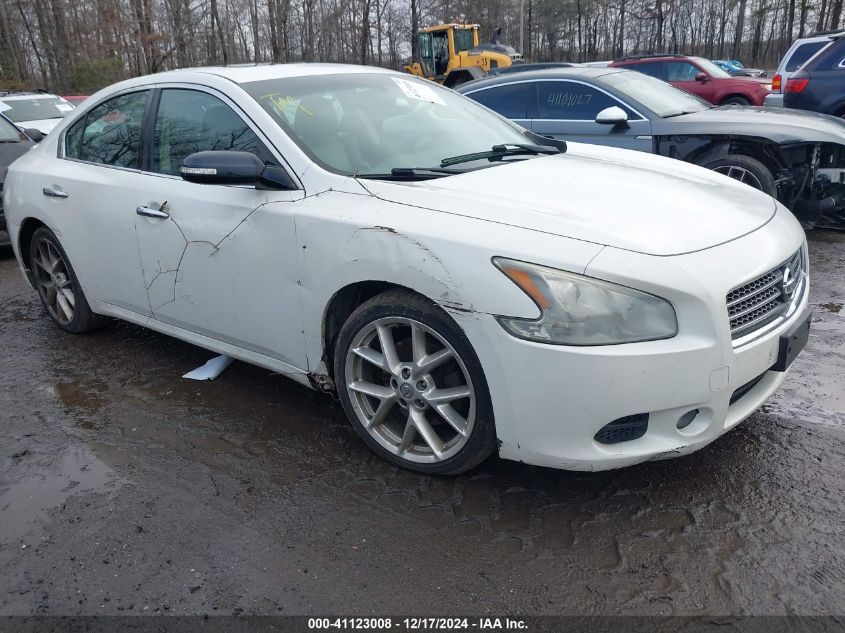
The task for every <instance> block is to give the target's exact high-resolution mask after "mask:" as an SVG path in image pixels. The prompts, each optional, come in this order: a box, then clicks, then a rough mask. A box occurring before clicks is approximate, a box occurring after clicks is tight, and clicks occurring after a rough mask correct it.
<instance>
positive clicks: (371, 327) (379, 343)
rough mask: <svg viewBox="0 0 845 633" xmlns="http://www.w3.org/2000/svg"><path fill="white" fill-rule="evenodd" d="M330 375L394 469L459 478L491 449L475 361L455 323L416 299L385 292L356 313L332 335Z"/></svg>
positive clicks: (353, 416)
mask: <svg viewBox="0 0 845 633" xmlns="http://www.w3.org/2000/svg"><path fill="white" fill-rule="evenodd" d="M397 296H401V299H400V300H398V301H395V302H394V301H393V300H392V299H393V298H394V297H397ZM335 375H336V379H337V380H336V382H337V385H338V391H339V392H340V396H341V402H342V403H343V405H344V408H345V409H346V410H347V414H348V415H349V417H350V418H351V420H352V423H353V425H354V426H355V429H356V431H357V432H358V433H359V435H361V436H362V437H363V438H364V440H365V441H366V442H367V443H368V444H369V445H370V446H371V447H372V448H373V449H374V450H376V452H378V453H379V454H381V455H382V456H384V457H386V458H387V459H389V460H390V461H392V462H394V463H396V464H399V465H401V466H404V467H406V468H411V469H413V470H418V471H423V472H431V473H442V474H446V473H450V474H451V473H458V472H462V471H464V470H468V469H469V468H472V467H473V466H475V465H476V464H478V463H480V461H482V460H483V459H484V458H486V457H487V455H489V453H490V452H491V450H492V447H493V438H494V435H493V434H492V428H493V425H492V416H491V415H490V409H491V407H490V403H489V396H488V395H487V385H486V382H485V381H484V376H483V372H481V369H480V366H479V364H478V360H477V358H476V357H475V354H474V353H473V352H472V349H471V347H470V346H469V343H468V342H467V340H466V338H465V336H464V335H463V333H462V332H461V331H460V329H459V328H458V327H457V325H456V324H455V323H454V321H452V320H451V319H450V318H449V317H448V315H446V314H445V313H443V312H442V310H440V309H439V308H437V307H436V306H434V305H433V304H432V303H431V302H428V301H427V300H425V299H423V298H421V297H418V296H416V295H413V294H411V293H408V292H405V291H389V292H387V293H384V294H383V295H380V296H379V297H375V299H374V300H370V301H369V302H367V303H365V304H364V305H362V306H361V307H360V308H359V309H358V310H356V311H355V313H353V315H352V316H351V317H350V319H349V320H348V321H347V323H346V324H345V325H344V328H343V330H342V332H341V335H340V337H339V341H338V347H337V350H336V355H335Z"/></svg>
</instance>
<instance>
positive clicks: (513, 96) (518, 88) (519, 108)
mask: <svg viewBox="0 0 845 633" xmlns="http://www.w3.org/2000/svg"><path fill="white" fill-rule="evenodd" d="M532 85H533V84H530V83H518V84H508V85H504V86H496V87H495V88H487V89H486V90H479V91H477V92H473V93H472V94H471V95H468V96H469V97H470V98H472V99H473V100H475V101H478V103H480V104H482V105H485V106H487V107H488V108H490V109H491V110H493V111H494V112H498V113H499V114H501V115H502V116H505V117H507V118H509V119H525V118H527V113H526V107H527V104H528V92H529V90H530V89H531V87H532Z"/></svg>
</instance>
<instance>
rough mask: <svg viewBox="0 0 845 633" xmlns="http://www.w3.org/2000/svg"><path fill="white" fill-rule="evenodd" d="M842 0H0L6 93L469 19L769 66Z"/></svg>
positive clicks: (406, 44)
mask: <svg viewBox="0 0 845 633" xmlns="http://www.w3.org/2000/svg"><path fill="white" fill-rule="evenodd" d="M842 2H843V0H0V89H31V88H43V89H46V90H51V91H55V92H61V93H63V94H68V93H82V94H87V93H90V92H93V91H95V90H97V89H98V88H101V87H103V86H105V85H108V84H109V83H113V82H114V81H117V80H119V79H122V78H127V77H132V76H137V75H143V74H148V73H155V72H159V71H162V70H169V69H173V68H184V67H190V66H203V65H211V64H235V63H250V62H294V61H307V62H310V61H325V62H342V63H358V64H373V65H379V66H386V67H391V68H401V67H402V66H403V64H404V63H407V62H408V61H409V59H410V58H411V57H412V55H413V54H414V53H415V52H416V46H415V38H414V33H415V32H416V31H417V29H418V28H420V27H421V26H426V25H431V24H438V23H442V22H453V21H458V22H464V21H466V22H472V23H478V24H480V26H481V33H482V36H483V38H484V39H486V38H488V37H489V36H490V34H491V33H492V32H493V30H494V29H495V28H497V27H501V28H502V37H501V41H503V42H507V43H509V44H511V45H513V46H514V47H516V48H518V47H519V46H520V43H521V45H522V48H523V51H522V52H523V54H524V56H525V58H526V59H528V60H533V61H595V60H605V59H613V58H616V57H620V56H623V55H628V54H639V53H653V52H677V53H684V54H693V55H702V56H705V57H709V58H738V59H742V60H743V61H744V62H745V63H746V64H747V65H752V66H757V67H769V68H770V67H774V65H776V63H777V60H778V59H779V57H780V56H781V55H782V54H783V53H784V52H785V51H786V49H787V48H788V47H789V45H790V43H791V42H792V40H793V39H794V38H795V37H801V36H804V35H807V34H809V33H811V32H817V31H824V30H834V29H838V28H839V27H840V22H841V18H842Z"/></svg>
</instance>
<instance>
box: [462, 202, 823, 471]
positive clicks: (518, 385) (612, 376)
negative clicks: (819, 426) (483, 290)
mask: <svg viewBox="0 0 845 633" xmlns="http://www.w3.org/2000/svg"><path fill="white" fill-rule="evenodd" d="M779 215H781V214H780V213H779ZM785 216H786V217H787V221H785V222H784V217H781V218H780V219H779V220H777V219H776V221H774V222H773V224H774V225H775V226H773V227H771V228H768V229H762V230H761V231H762V232H764V233H765V236H764V237H763V238H762V239H761V238H760V237H759V236H758V237H754V235H755V234H751V236H746V237H745V238H741V239H740V240H736V241H735V242H732V243H729V244H726V245H722V246H720V247H716V248H714V249H710V250H709V251H703V252H701V253H696V254H692V255H686V256H678V257H677V258H656V257H649V256H643V255H636V254H632V253H622V254H619V253H618V252H617V255H616V256H615V257H617V259H616V260H615V261H614V258H613V257H610V258H606V260H605V261H604V264H607V265H608V266H609V268H612V269H616V270H619V269H620V266H622V265H624V262H628V263H629V266H628V270H631V271H637V274H638V275H643V274H644V272H643V271H645V278H647V279H651V280H654V281H653V282H652V284H653V287H642V285H640V288H641V289H643V290H646V291H653V292H654V293H655V294H658V295H660V296H664V297H666V298H668V299H670V300H671V301H672V302H673V304H674V305H675V308H676V311H677V313H678V319H679V334H678V335H677V336H675V337H674V338H671V339H666V340H662V341H650V342H643V343H634V344H624V345H611V346H601V347H568V346H555V345H546V344H541V343H533V342H529V341H524V340H520V339H516V338H514V337H512V336H509V335H508V334H506V333H505V332H504V330H503V329H502V327H501V326H500V325H499V323H498V322H497V321H496V319H495V318H494V317H493V316H490V315H478V314H455V315H454V316H455V318H456V320H458V322H459V323H460V325H461V326H462V327H463V328H464V330H465V331H466V332H467V334H468V336H469V338H470V340H471V341H472V342H473V345H474V347H475V349H476V352H477V353H478V355H479V357H480V360H481V364H482V367H484V370H485V373H486V378H487V382H488V385H489V387H490V395H491V398H492V400H493V409H494V413H495V416H496V430H497V436H498V439H499V454H500V456H501V457H503V458H505V459H512V460H517V461H522V462H525V463H529V464H536V465H541V466H550V467H554V468H564V469H569V470H606V469H611V468H618V467H622V466H629V465H632V464H637V463H640V462H644V461H648V460H653V459H663V458H666V457H673V456H677V455H683V454H686V453H691V452H693V451H695V450H697V449H699V448H702V447H703V446H706V445H707V444H709V443H710V442H712V441H714V440H715V439H716V438H718V437H719V436H721V435H722V434H724V433H725V432H727V431H728V430H730V429H731V428H733V427H734V426H736V425H737V424H739V423H740V422H741V421H742V420H744V419H745V418H746V417H748V416H749V415H751V413H753V412H754V411H755V410H756V409H757V408H759V407H760V405H761V404H762V403H763V402H764V401H765V400H766V399H767V398H768V397H769V396H770V395H771V394H772V393H773V392H774V391H775V390H776V389H777V388H778V387H779V386H780V385H781V383H782V382H783V380H784V376H785V374H784V373H783V372H777V371H772V370H771V368H772V366H773V365H774V364H775V362H776V361H777V359H778V352H779V346H780V337H781V335H782V334H783V333H785V332H787V331H788V330H789V329H790V328H792V327H793V326H794V325H795V324H796V323H798V322H799V321H800V319H801V318H802V316H803V314H804V313H805V312H806V309H807V304H808V297H809V284H808V283H807V284H805V285H804V289H803V292H802V294H801V297H800V298H798V299H796V300H795V302H794V304H793V306H792V309H791V312H790V314H789V316H788V317H787V318H785V319H784V320H783V321H781V322H778V323H777V324H775V325H774V326H773V327H770V328H767V329H765V333H761V334H760V335H759V336H757V337H756V338H754V337H751V340H746V341H745V342H743V343H742V344H740V343H739V342H738V341H733V340H732V339H731V337H730V331H729V323H728V317H727V309H726V307H725V294H726V292H727V291H729V290H730V289H731V288H733V287H735V286H736V285H737V284H738V283H740V282H743V281H744V279H745V278H748V279H753V278H755V277H756V276H757V274H758V273H760V272H762V271H763V270H764V269H765V268H766V266H769V267H771V266H772V265H777V264H778V263H780V261H782V260H784V259H786V257H787V256H788V255H790V254H792V253H794V252H795V250H797V249H798V248H803V247H802V246H801V244H802V242H803V232H802V231H801V230H800V228H799V227H798V226H797V222H796V221H795V220H794V218H792V216H791V215H788V214H785ZM761 231H758V233H760V232H761ZM603 254H604V253H603ZM603 254H602V255H599V256H598V257H597V258H596V260H595V262H598V267H599V268H601V266H602V265H603V264H602V256H603ZM673 259H674V260H677V261H678V262H681V263H679V264H677V265H675V266H673V264H672V263H670V260H673ZM636 260H640V261H639V262H637V261H636ZM647 261H651V262H653V263H654V269H653V270H651V271H649V270H648V267H647V266H646V262H647ZM595 262H594V263H595ZM771 262H775V264H772V263H771ZM638 263H639V264H642V265H638ZM746 264H747V265H746ZM591 266H592V264H591ZM680 268H684V269H686V271H687V273H688V274H689V277H688V278H684V277H683V276H682V275H680V273H679V270H680ZM590 270H592V268H591V269H589V270H588V274H590ZM661 270H663V271H664V273H663V279H664V280H666V281H665V283H666V284H668V283H669V280H670V279H671V280H672V283H674V284H675V287H676V288H678V287H680V288H683V290H677V291H676V293H677V294H676V295H675V296H672V294H671V292H670V290H669V288H668V286H664V287H662V288H661V284H662V283H664V281H662V280H661V272H660V271H661ZM737 270H748V271H749V272H748V273H747V274H745V275H742V276H741V277H740V278H739V279H737V272H736V271H737ZM595 276H599V277H602V278H605V279H609V280H610V281H618V282H620V283H624V282H625V281H626V279H625V278H624V277H622V278H619V279H613V278H612V276H611V275H610V274H609V273H605V274H595ZM707 277H711V278H712V279H709V280H708V279H707ZM702 278H704V279H702ZM627 285H634V284H633V283H628V284H627ZM694 410H697V411H698V413H697V414H696V415H695V418H694V419H693V421H692V423H691V424H689V426H687V427H685V428H682V429H679V428H678V421H679V420H680V419H681V418H682V417H683V416H684V415H685V414H688V413H689V412H691V411H694ZM644 413H647V414H648V428H647V431H646V432H645V434H644V435H642V437H639V438H637V439H632V440H629V441H624V442H619V443H616V444H601V443H599V442H597V441H596V440H595V436H596V433H597V432H598V431H599V430H600V429H602V427H604V426H605V425H607V424H608V423H610V422H612V421H614V420H618V419H620V418H626V417H628V416H633V415H637V414H644Z"/></svg>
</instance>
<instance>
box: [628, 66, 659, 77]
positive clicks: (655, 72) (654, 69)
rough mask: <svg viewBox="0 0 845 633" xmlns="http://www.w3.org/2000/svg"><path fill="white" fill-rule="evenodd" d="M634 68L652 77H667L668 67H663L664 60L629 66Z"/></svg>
mask: <svg viewBox="0 0 845 633" xmlns="http://www.w3.org/2000/svg"><path fill="white" fill-rule="evenodd" d="M628 68H631V69H632V70H636V71H637V72H639V73H643V74H644V75H649V76H650V77H657V78H658V79H666V69H665V68H664V67H663V62H646V63H644V64H633V65H631V66H628Z"/></svg>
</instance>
